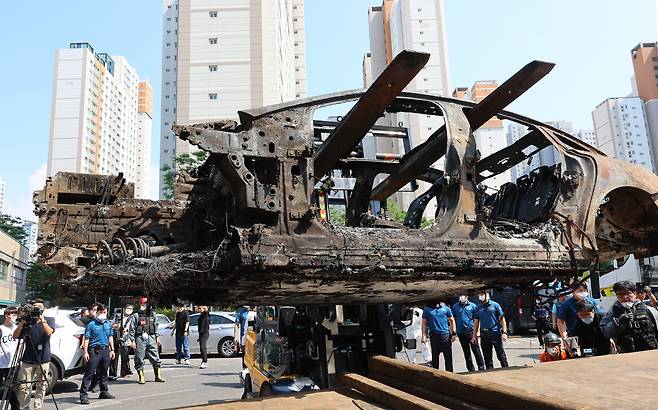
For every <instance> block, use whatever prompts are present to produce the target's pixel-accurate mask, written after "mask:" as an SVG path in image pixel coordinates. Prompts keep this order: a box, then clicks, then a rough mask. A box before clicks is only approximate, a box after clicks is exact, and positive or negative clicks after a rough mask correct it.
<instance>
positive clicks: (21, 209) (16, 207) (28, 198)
mask: <svg viewBox="0 0 658 410" xmlns="http://www.w3.org/2000/svg"><path fill="white" fill-rule="evenodd" d="M46 170H47V165H46V163H45V162H44V163H43V164H42V165H41V166H40V167H39V168H37V169H36V170H35V171H34V172H33V173H32V175H30V177H29V178H28V179H27V187H26V188H25V191H22V192H20V193H19V194H17V195H16V196H15V197H13V198H6V207H5V208H6V209H5V213H8V214H10V215H12V216H17V217H19V218H22V219H26V220H29V221H36V219H37V217H36V215H34V204H33V203H32V194H33V193H34V191H36V190H39V189H43V186H44V184H45V183H46Z"/></svg>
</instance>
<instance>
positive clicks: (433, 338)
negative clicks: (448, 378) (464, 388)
mask: <svg viewBox="0 0 658 410" xmlns="http://www.w3.org/2000/svg"><path fill="white" fill-rule="evenodd" d="M430 346H432V367H433V368H435V369H438V368H439V355H440V354H441V353H443V362H444V364H445V369H446V371H449V372H451V371H452V341H451V340H450V333H432V334H430Z"/></svg>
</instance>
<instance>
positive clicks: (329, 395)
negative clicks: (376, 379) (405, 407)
mask: <svg viewBox="0 0 658 410" xmlns="http://www.w3.org/2000/svg"><path fill="white" fill-rule="evenodd" d="M180 408H181V409H197V410H215V409H217V410H260V409H263V410H290V409H304V410H343V409H355V410H357V409H359V408H362V409H367V410H374V409H385V408H386V407H383V406H381V405H378V404H377V403H374V402H373V400H371V399H369V398H368V397H367V396H366V395H364V394H363V393H360V392H358V391H356V390H354V389H351V388H346V387H337V388H335V389H332V390H322V391H313V392H304V393H296V394H289V395H285V396H268V397H262V398H258V399H250V400H233V401H228V402H225V403H213V404H203V405H199V406H190V407H180Z"/></svg>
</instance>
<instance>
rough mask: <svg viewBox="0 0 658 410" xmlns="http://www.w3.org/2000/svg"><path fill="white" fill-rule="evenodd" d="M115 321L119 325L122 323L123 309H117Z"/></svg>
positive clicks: (115, 310) (114, 314)
mask: <svg viewBox="0 0 658 410" xmlns="http://www.w3.org/2000/svg"><path fill="white" fill-rule="evenodd" d="M113 316H114V317H113V320H114V321H115V322H117V323H120V322H121V317H122V316H123V309H121V308H115V309H114V313H113Z"/></svg>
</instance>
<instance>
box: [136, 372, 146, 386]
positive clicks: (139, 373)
mask: <svg viewBox="0 0 658 410" xmlns="http://www.w3.org/2000/svg"><path fill="white" fill-rule="evenodd" d="M137 376H138V377H139V384H144V383H146V378H145V377H144V369H141V370H137Z"/></svg>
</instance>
